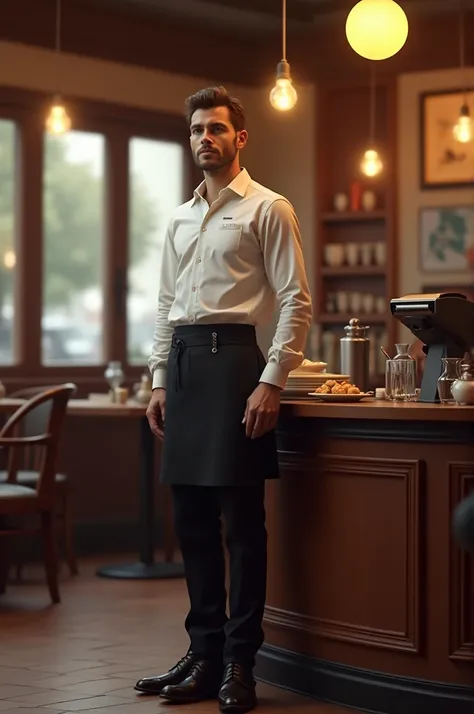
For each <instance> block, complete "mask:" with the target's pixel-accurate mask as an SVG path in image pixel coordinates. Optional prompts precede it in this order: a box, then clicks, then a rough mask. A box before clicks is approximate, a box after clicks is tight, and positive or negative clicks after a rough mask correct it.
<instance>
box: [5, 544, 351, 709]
mask: <svg viewBox="0 0 474 714" xmlns="http://www.w3.org/2000/svg"><path fill="white" fill-rule="evenodd" d="M107 562H110V559H109V558H107ZM97 565H98V563H97V562H92V561H87V562H82V563H81V574H80V575H79V576H78V577H77V578H74V579H69V578H68V577H67V576H64V578H63V579H62V583H61V594H62V604H61V605H56V606H53V605H50V604H49V599H48V594H47V589H46V587H45V584H44V582H43V574H42V571H41V570H40V569H36V568H31V567H28V568H26V569H25V573H24V580H25V582H24V583H23V584H21V585H15V584H13V585H10V586H9V588H8V590H7V592H6V594H5V595H3V596H2V597H0V714H10V712H11V713H12V714H32V713H33V712H36V714H40V713H41V714H61V713H62V714H69V713H70V712H93V714H112V712H113V714H164V713H165V712H166V711H167V714H170V712H171V714H184V712H186V714H211V712H212V713H214V712H217V711H218V710H217V704H216V703H215V702H206V703H203V704H194V705H188V706H185V707H181V706H176V705H173V706H172V707H171V708H170V706H169V705H167V704H166V703H164V702H163V701H162V700H160V699H159V698H155V697H144V696H140V695H137V693H136V692H135V691H134V690H133V685H134V683H135V681H136V680H137V679H138V677H139V676H140V675H144V674H147V675H150V674H156V673H158V672H160V671H164V670H166V669H168V668H169V666H170V665H171V664H173V662H174V661H176V660H177V659H179V657H181V656H182V654H183V652H184V651H185V648H186V647H187V639H186V636H185V634H184V633H183V628H182V619H183V614H184V613H185V611H186V607H187V599H186V593H185V586H184V582H183V581H182V580H175V581H173V580H168V581H166V580H162V581H152V582H144V581H128V582H127V581H118V580H105V579H102V578H97V577H96V576H95V575H94V571H95V568H96V566H97ZM258 691H259V696H260V707H259V709H258V711H259V712H261V714H273V713H274V712H277V711H282V712H283V711H285V712H288V713H289V714H290V713H291V714H298V712H302V713H303V714H348V710H347V709H340V708H338V707H332V706H328V705H326V704H319V703H317V702H314V701H312V700H309V699H305V698H303V697H298V696H296V695H294V694H291V693H288V692H285V691H283V690H280V689H276V688H273V687H268V686H265V685H258Z"/></svg>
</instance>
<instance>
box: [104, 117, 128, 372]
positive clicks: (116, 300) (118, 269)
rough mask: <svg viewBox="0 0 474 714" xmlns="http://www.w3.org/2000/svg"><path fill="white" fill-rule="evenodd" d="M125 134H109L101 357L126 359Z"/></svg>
mask: <svg viewBox="0 0 474 714" xmlns="http://www.w3.org/2000/svg"><path fill="white" fill-rule="evenodd" d="M128 181H129V179H128V137H127V135H126V134H125V133H123V132H121V131H120V130H116V131H113V132H110V133H109V134H108V143H107V190H106V216H107V238H106V244H105V251H106V259H105V260H104V266H105V272H106V275H105V280H104V291H105V294H104V300H105V304H104V308H105V314H104V318H105V331H104V340H105V342H104V356H105V358H106V360H112V359H115V360H120V361H121V362H123V363H125V362H126V356H127V355H126V352H127V346H126V343H127V336H126V333H127V328H126V324H127V315H126V311H127V261H128V211H129V206H128V203H129V200H128Z"/></svg>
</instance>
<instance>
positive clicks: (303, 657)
mask: <svg viewBox="0 0 474 714" xmlns="http://www.w3.org/2000/svg"><path fill="white" fill-rule="evenodd" d="M278 444H279V459H280V467H281V478H280V480H279V481H275V482H269V483H268V486H267V527H268V535H269V539H268V590H267V606H266V609H265V616H264V629H265V644H264V645H263V647H262V649H261V651H260V653H259V656H258V663H257V670H256V674H257V676H258V677H259V678H260V679H262V680H264V681H268V682H271V683H274V684H277V685H279V686H283V687H287V688H290V689H293V690H296V691H299V692H302V693H305V694H307V695H309V696H312V697H314V698H317V699H323V700H327V701H332V702H335V703H339V704H341V705H346V706H351V707H354V708H355V709H360V710H368V711H371V712H384V713H387V714H424V713H425V712H426V714H467V712H469V714H472V711H474V687H473V685H474V580H473V574H474V569H473V568H472V562H471V559H470V558H469V557H468V556H467V555H465V554H463V552H462V551H461V550H460V549H459V548H458V547H457V546H456V545H455V543H454V542H453V539H452V536H451V518H452V512H453V509H454V508H455V506H456V504H457V503H459V501H460V500H462V499H463V497H464V496H465V495H466V494H467V493H468V492H469V491H470V489H471V487H472V485H474V408H473V407H460V406H445V405H439V404H422V403H411V404H410V403H409V404H391V403H388V402H380V401H375V400H368V401H362V402H359V403H357V404H328V403H321V402H319V403H318V402H308V401H299V402H298V401H285V400H284V401H283V403H282V409H281V419H280V424H279V430H278ZM471 687H473V688H471Z"/></svg>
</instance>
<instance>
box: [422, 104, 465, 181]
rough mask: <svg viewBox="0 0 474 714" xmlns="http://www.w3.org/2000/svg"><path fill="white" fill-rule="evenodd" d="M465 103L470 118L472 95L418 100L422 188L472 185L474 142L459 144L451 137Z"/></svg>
mask: <svg viewBox="0 0 474 714" xmlns="http://www.w3.org/2000/svg"><path fill="white" fill-rule="evenodd" d="M465 101H466V102H467V105H468V107H469V109H470V111H471V116H473V117H474V94H473V93H472V92H469V93H467V95H465V94H464V92H460V91H452V92H442V93H436V94H434V93H426V94H422V95H421V96H420V102H421V106H420V147H421V187H422V188H456V187H457V188H459V187H462V186H470V185H473V184H474V141H470V142H468V143H465V144H462V143H460V142H459V141H457V140H456V139H455V138H454V133H453V128H454V126H455V124H456V122H457V121H458V118H459V114H460V111H461V107H462V105H463V104H464V102H465Z"/></svg>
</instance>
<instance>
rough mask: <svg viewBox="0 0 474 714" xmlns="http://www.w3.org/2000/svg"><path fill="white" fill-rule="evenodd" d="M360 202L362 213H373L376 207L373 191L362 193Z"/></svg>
mask: <svg viewBox="0 0 474 714" xmlns="http://www.w3.org/2000/svg"><path fill="white" fill-rule="evenodd" d="M361 202H362V208H363V209H364V211H373V210H374V208H375V206H376V205H377V197H376V195H375V193H374V192H373V191H370V190H366V191H364V192H363V193H362V199H361Z"/></svg>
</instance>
